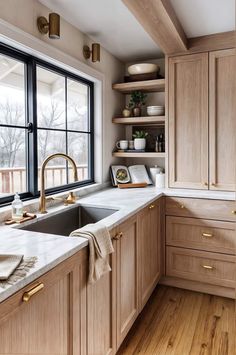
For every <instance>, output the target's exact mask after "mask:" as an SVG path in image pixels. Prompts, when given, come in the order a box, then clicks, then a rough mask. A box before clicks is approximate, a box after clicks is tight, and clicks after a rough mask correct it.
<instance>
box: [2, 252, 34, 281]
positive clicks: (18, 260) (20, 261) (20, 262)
mask: <svg viewBox="0 0 236 355" xmlns="http://www.w3.org/2000/svg"><path fill="white" fill-rule="evenodd" d="M6 257H7V258H6ZM9 257H10V258H11V260H14V263H15V264H14V267H13V262H12V261H11V262H10V259H9ZM4 260H5V261H4ZM37 260H38V258H37V257H36V256H29V257H24V256H23V255H0V270H1V264H2V266H3V264H5V266H7V265H9V263H10V264H11V267H12V269H11V270H12V271H11V273H10V268H8V269H7V272H8V275H9V276H8V278H7V279H6V272H4V274H3V269H2V272H1V276H2V279H1V280H0V287H2V288H6V287H7V286H9V285H13V284H14V283H16V282H17V281H19V280H20V279H23V278H24V277H25V276H26V275H27V273H28V272H29V271H30V269H31V268H33V267H34V265H35V263H36V262H37ZM7 267H8V266H7ZM3 275H4V277H3ZM3 278H4V279H3Z"/></svg>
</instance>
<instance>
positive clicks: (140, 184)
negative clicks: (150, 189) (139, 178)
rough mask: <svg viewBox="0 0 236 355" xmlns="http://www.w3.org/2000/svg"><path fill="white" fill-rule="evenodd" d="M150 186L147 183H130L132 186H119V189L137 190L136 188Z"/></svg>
mask: <svg viewBox="0 0 236 355" xmlns="http://www.w3.org/2000/svg"><path fill="white" fill-rule="evenodd" d="M147 185H148V184H147V183H146V182H140V183H136V184H133V183H130V184H118V187H119V189H130V188H135V187H146V186H147Z"/></svg>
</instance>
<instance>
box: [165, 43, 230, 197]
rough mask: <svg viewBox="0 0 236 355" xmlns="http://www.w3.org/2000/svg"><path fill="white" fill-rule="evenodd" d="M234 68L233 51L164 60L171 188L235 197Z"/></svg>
mask: <svg viewBox="0 0 236 355" xmlns="http://www.w3.org/2000/svg"><path fill="white" fill-rule="evenodd" d="M235 62H236V49H228V50H221V51H215V52H210V53H209V54H208V53H199V54H191V55H185V56H178V57H173V58H170V59H169V66H168V75H169V79H168V85H169V92H168V105H169V106H168V109H169V186H170V187H177V188H178V187H179V188H194V189H210V190H222V191H235V189H236V168H235V166H236V120H235V115H236V100H235V96H236V71H235ZM208 72H209V75H208ZM208 106H209V110H208ZM208 111H209V112H208ZM208 127H209V129H208ZM208 172H209V175H208Z"/></svg>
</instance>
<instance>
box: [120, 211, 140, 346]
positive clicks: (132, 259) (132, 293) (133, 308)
mask: <svg viewBox="0 0 236 355" xmlns="http://www.w3.org/2000/svg"><path fill="white" fill-rule="evenodd" d="M119 231H120V232H122V234H123V235H122V237H121V238H120V240H119V241H118V242H117V244H116V247H117V346H118V347H119V345H120V344H121V343H122V341H123V339H124V338H125V336H126V334H127V333H128V331H129V329H130V328H131V326H132V324H133V323H134V320H135V319H136V317H137V315H138V274H137V222H136V217H135V218H130V219H129V220H128V221H127V222H125V223H123V224H122V225H121V226H120V227H119Z"/></svg>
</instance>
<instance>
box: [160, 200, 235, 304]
mask: <svg viewBox="0 0 236 355" xmlns="http://www.w3.org/2000/svg"><path fill="white" fill-rule="evenodd" d="M235 255H236V202H235V201H221V200H207V199H194V198H178V197H166V276H165V278H164V280H163V283H164V284H166V285H169V286H177V287H181V288H186V289H190V290H194V291H199V292H205V293H210V294H214V295H218V296H223V297H230V298H235V264H236V257H235Z"/></svg>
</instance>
